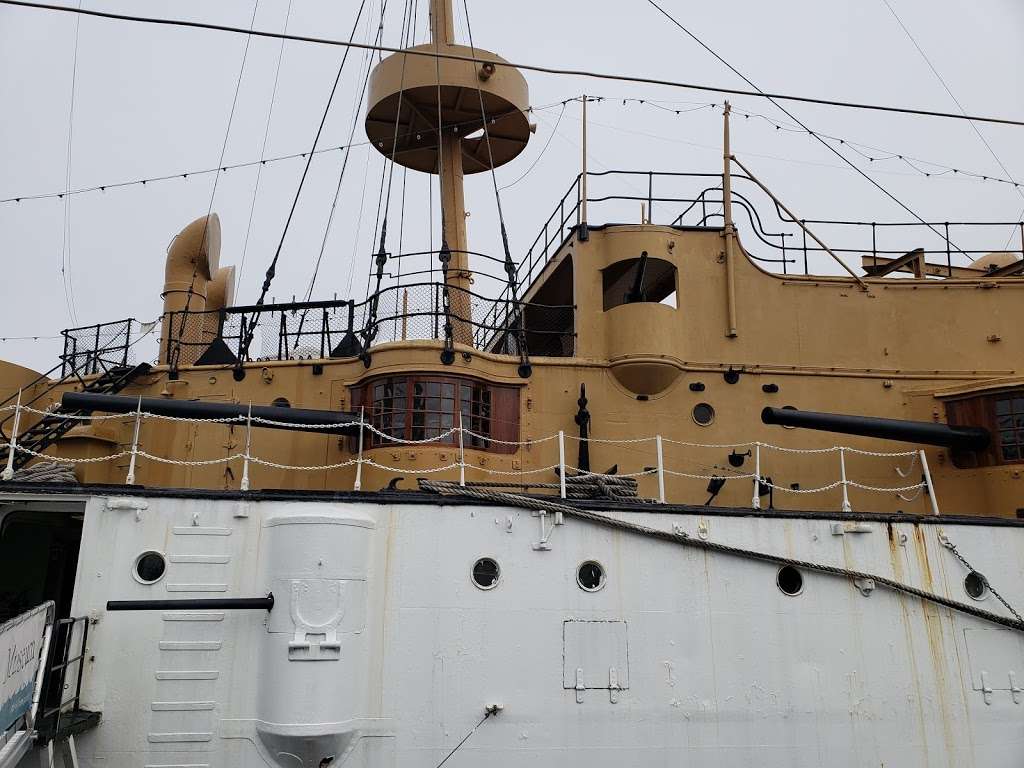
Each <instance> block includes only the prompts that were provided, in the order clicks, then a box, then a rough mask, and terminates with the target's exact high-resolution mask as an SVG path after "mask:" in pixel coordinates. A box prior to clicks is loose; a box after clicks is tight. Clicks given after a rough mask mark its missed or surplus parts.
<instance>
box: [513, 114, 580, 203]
mask: <svg viewBox="0 0 1024 768" xmlns="http://www.w3.org/2000/svg"><path fill="white" fill-rule="evenodd" d="M569 101H576V99H567V100H566V101H563V102H562V109H561V111H559V113H558V119H557V120H555V127H554V128H552V129H551V133H549V134H548V140H547V141H545V142H544V147H543V148H542V149H541V151H540V154H539V155H537V157H536V158H535V159H534V161H533V162H532V163H530V167H529V168H527V169H526V170H525V171H523V172H522V173H521V174H520V175H519V178H517V179H516V180H515V181H513V182H510V183H508V184H506V185H505V186H503V187H501V189H503V190H504V189H510V188H511V187H514V186H515V185H516V184H518V183H519V182H520V181H522V180H523V179H525V178H526V177H527V176H529V175H530V171H532V170H533V169H534V168H536V167H537V164H538V163H539V162H540V161H541V159H542V158H543V157H544V153H546V152H547V151H548V147H549V146H551V140H552V139H553V138H555V131H557V130H558V125H559V123H561V122H562V115H564V114H565V105H566V104H567V103H568V102H569ZM530 112H533V109H532V108H531V109H530Z"/></svg>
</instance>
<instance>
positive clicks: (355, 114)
mask: <svg viewBox="0 0 1024 768" xmlns="http://www.w3.org/2000/svg"><path fill="white" fill-rule="evenodd" d="M382 12H383V11H382ZM369 18H370V15H369V14H367V20H369ZM380 30H383V27H381V28H380ZM378 34H379V32H378ZM371 58H372V56H370V55H367V56H365V57H364V60H365V63H366V73H365V75H364V76H363V86H362V88H361V89H360V91H359V101H358V103H357V104H356V107H355V109H353V110H352V124H351V126H350V127H349V132H348V146H347V147H346V149H345V155H344V157H343V158H342V161H341V170H340V171H339V173H338V185H337V186H336V187H335V189H334V199H333V200H331V210H330V213H328V215H327V225H326V226H325V227H324V236H323V239H322V240H321V241H320V253H319V254H317V257H316V264H315V266H314V267H313V275H312V276H311V277H310V279H309V287H308V288H307V290H306V301H309V299H310V297H311V296H312V295H313V287H314V286H315V285H316V278H317V276H318V275H319V274H320V262H321V261H322V260H323V257H324V250H325V249H326V248H327V239H328V237H330V234H331V225H332V224H333V223H334V213H335V210H336V209H337V207H338V197H339V195H340V194H341V185H342V182H343V181H344V180H345V170H346V168H348V159H349V156H350V155H351V152H352V139H353V137H354V136H355V132H356V126H357V125H358V123H359V115H360V113H361V112H362V109H363V100H364V99H365V98H366V86H367V84H368V83H369V81H370V70H371V69H372V67H371Z"/></svg>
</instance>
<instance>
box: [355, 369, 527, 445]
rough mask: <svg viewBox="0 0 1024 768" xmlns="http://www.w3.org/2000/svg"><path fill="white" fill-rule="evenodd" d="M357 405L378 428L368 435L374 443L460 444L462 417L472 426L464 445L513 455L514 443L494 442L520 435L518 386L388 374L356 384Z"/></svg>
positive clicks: (458, 378) (468, 428)
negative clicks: (425, 442)
mask: <svg viewBox="0 0 1024 768" xmlns="http://www.w3.org/2000/svg"><path fill="white" fill-rule="evenodd" d="M353 405H355V406H356V407H359V406H360V405H361V406H363V407H364V408H365V409H366V410H365V415H366V420H367V421H368V422H369V423H370V424H372V425H373V427H374V428H375V429H376V430H378V432H371V433H370V434H369V435H368V436H366V437H365V439H366V442H367V444H368V445H370V446H371V447H377V446H385V445H396V443H395V440H432V441H434V442H433V443H431V444H441V445H458V444H459V435H458V432H457V431H453V430H455V428H456V427H458V426H459V420H460V416H461V421H462V426H463V427H464V428H465V429H466V430H468V432H467V434H466V435H465V437H464V445H465V447H466V448H476V449H481V450H491V451H495V452H498V453H510V452H512V449H514V446H506V445H503V444H500V443H495V442H492V441H494V440H504V441H514V440H518V439H519V389H518V388H517V387H512V386H503V385H498V384H491V383H489V382H484V381H477V380H475V379H468V378H461V377H450V376H431V375H416V376H388V377H385V378H378V379H374V380H372V381H370V382H368V383H367V384H365V385H364V386H362V387H359V388H357V389H356V390H355V391H354V392H353ZM389 437H390V438H394V439H392V440H389V439H388V438H389Z"/></svg>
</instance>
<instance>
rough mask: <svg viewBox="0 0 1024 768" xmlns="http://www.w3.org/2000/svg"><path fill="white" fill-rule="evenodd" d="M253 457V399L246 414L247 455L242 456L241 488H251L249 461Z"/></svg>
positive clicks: (246, 489) (245, 489) (244, 489)
mask: <svg viewBox="0 0 1024 768" xmlns="http://www.w3.org/2000/svg"><path fill="white" fill-rule="evenodd" d="M251 458H252V401H251V400H250V401H249V410H248V411H247V412H246V414H245V455H244V456H243V457H242V482H241V483H239V485H238V487H239V489H240V490H243V491H248V490H249V461H250V459H251Z"/></svg>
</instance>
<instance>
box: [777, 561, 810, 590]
mask: <svg viewBox="0 0 1024 768" xmlns="http://www.w3.org/2000/svg"><path fill="white" fill-rule="evenodd" d="M775 583H776V584H777V585H778V587H779V590H780V591H781V592H782V594H784V595H789V596H790V597H794V596H796V595H799V594H800V593H801V592H803V591H804V577H803V574H801V573H800V571H798V570H797V569H796V568H794V567H793V566H792V565H784V566H782V567H781V568H779V573H778V575H777V576H776V577H775Z"/></svg>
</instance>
